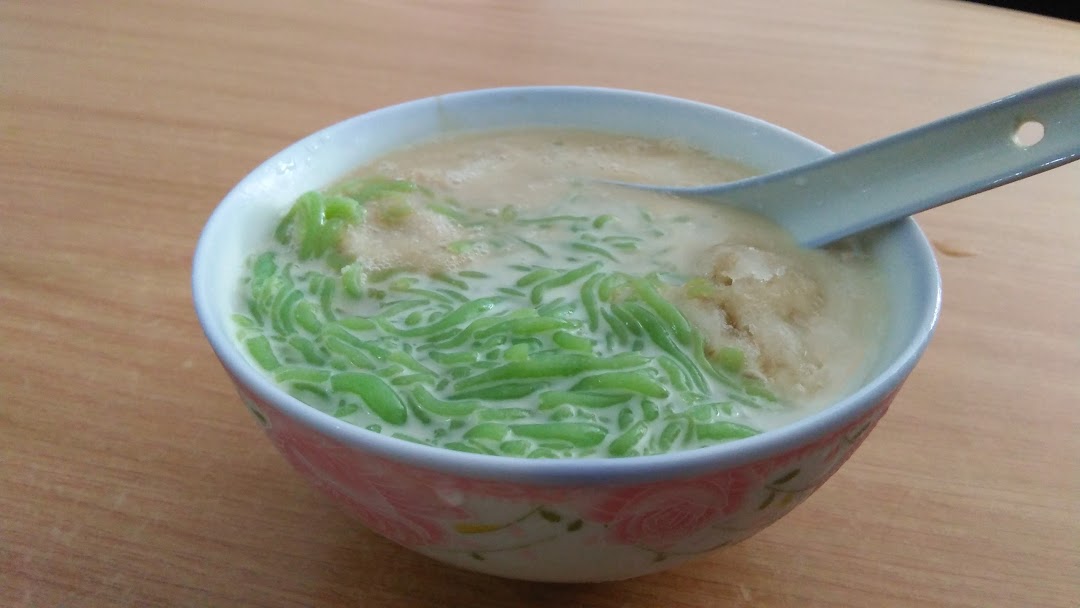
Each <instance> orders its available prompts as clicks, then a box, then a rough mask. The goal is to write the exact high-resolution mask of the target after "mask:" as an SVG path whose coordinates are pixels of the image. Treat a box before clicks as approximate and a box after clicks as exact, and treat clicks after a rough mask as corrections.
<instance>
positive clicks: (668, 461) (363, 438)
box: [191, 85, 941, 486]
mask: <svg viewBox="0 0 1080 608" xmlns="http://www.w3.org/2000/svg"><path fill="white" fill-rule="evenodd" d="M499 95H503V96H520V95H556V96H559V95H578V96H591V97H598V98H600V97H614V98H616V99H618V98H623V99H628V100H633V101H639V102H647V103H652V104H658V105H667V106H672V105H674V106H681V107H683V108H684V109H687V108H689V109H692V110H696V111H703V112H705V113H714V114H716V115H725V114H726V115H727V116H728V117H729V118H732V119H735V120H739V121H743V122H744V123H746V124H748V125H751V126H753V127H754V128H755V129H757V130H760V131H765V132H771V133H772V134H773V135H777V136H780V137H783V138H785V139H789V140H792V141H793V142H794V143H798V144H800V145H803V146H806V147H809V148H816V151H817V152H820V153H821V154H822V155H826V154H830V153H831V151H829V150H828V149H827V148H825V147H823V146H821V145H820V144H818V143H816V142H814V141H812V140H810V139H807V138H806V137H804V136H802V135H799V134H797V133H794V132H792V131H790V130H788V129H785V128H783V127H780V126H778V125H775V124H773V123H769V122H767V121H765V120H763V119H760V118H756V117H754V116H750V115H746V114H742V113H740V112H736V111H734V110H730V109H727V108H724V107H720V106H716V105H711V104H707V103H704V102H700V101H693V100H689V99H684V98H679V97H672V96H668V95H663V94H658V93H651V92H646V91H636V90H630V89H618V88H609V87H594V86H580V85H540V86H515V87H497V88H485V89H471V90H463V91H458V92H452V93H446V94H441V95H435V96H430V97H425V98H420V99H414V100H410V101H405V102H402V103H397V104H393V105H389V106H385V107H382V108H378V109H375V110H372V111H369V112H365V113H362V114H358V115H356V116H352V117H350V118H346V119H344V120H342V121H339V122H337V123H334V124H331V125H329V126H327V127H325V128H323V129H320V130H318V131H316V132H315V133H312V134H310V135H308V136H305V137H304V138H302V139H300V140H298V141H296V142H293V143H291V144H289V145H288V146H286V147H285V148H283V149H281V150H280V151H278V152H277V153H275V154H274V155H272V156H271V157H270V158H268V159H267V160H265V161H263V162H262V163H260V164H259V166H258V167H256V168H255V169H253V170H252V171H251V172H249V173H248V174H247V175H246V176H245V177H244V178H243V179H242V180H241V181H240V182H238V183H237V184H236V185H235V186H234V187H233V188H232V189H231V190H230V191H229V192H228V193H227V194H226V195H225V197H224V198H223V199H222V200H221V201H220V202H219V203H218V204H217V205H216V206H215V208H214V210H213V211H212V213H211V214H210V216H209V218H208V219H207V221H206V223H205V225H204V226H203V228H202V230H201V232H200V235H199V239H198V242H197V244H196V247H195V251H194V256H193V260H192V275H191V289H192V299H193V304H194V308H195V312H196V316H197V317H198V321H199V324H200V326H201V327H202V329H203V332H204V334H205V336H206V339H207V340H208V341H209V342H210V345H211V347H212V349H213V351H214V353H215V355H216V356H217V358H218V359H219V361H220V362H221V364H222V366H223V367H224V368H225V370H226V371H227V373H228V374H229V376H230V377H231V379H232V380H233V381H234V382H235V383H237V384H240V385H242V386H243V387H244V389H245V390H246V391H247V392H250V393H251V394H253V395H254V396H255V397H257V398H258V399H259V400H261V401H263V402H265V403H268V404H270V405H271V406H272V407H274V408H275V409H277V410H278V411H280V412H281V413H282V414H284V415H286V416H288V417H289V418H290V419H291V420H292V422H293V423H295V424H300V425H302V426H305V427H307V428H308V429H310V430H311V431H313V432H315V433H317V434H320V435H324V436H326V437H329V438H331V439H333V440H335V441H337V442H339V443H341V444H344V445H347V446H349V447H350V448H352V449H354V450H360V451H364V452H368V453H370V454H372V455H376V456H379V457H382V458H386V459H388V460H392V461H396V462H400V463H404V464H408V465H413V466H418V467H423V468H426V469H429V470H433V471H438V472H442V473H447V474H452V475H456V476H463V477H468V478H474V479H484V480H502V481H513V482H515V483H520V484H528V485H542V486H546V485H582V484H592V483H599V482H602V483H605V484H620V483H642V482H648V481H655V480H661V479H672V478H685V477H692V476H697V475H700V474H703V473H705V472H714V471H721V470H730V469H733V468H737V467H740V466H743V465H746V464H748V463H751V462H755V461H760V460H763V459H767V458H770V457H772V456H775V455H777V454H782V453H785V452H787V451H789V450H791V449H795V448H798V447H800V446H803V445H806V444H808V443H810V442H813V441H814V440H815V439H818V438H820V437H822V436H825V435H827V434H828V433H830V432H832V431H835V430H838V429H840V428H842V427H843V426H844V425H845V424H848V423H850V422H852V421H854V420H856V419H857V418H859V417H860V416H863V415H865V414H867V413H868V412H870V411H871V410H873V409H874V408H875V407H876V406H877V405H879V404H880V403H881V402H882V401H883V400H885V399H887V398H889V396H890V394H892V393H893V392H894V391H895V390H896V389H898V388H899V387H900V385H901V384H903V382H904V381H905V380H906V378H907V376H908V374H910V372H911V371H912V369H914V367H915V365H916V363H917V362H918V360H919V358H920V357H921V356H922V353H923V352H924V351H925V349H926V347H927V345H928V344H929V341H930V338H931V337H932V334H933V332H934V329H935V327H936V325H937V322H938V318H939V316H940V310H941V276H940V272H939V269H938V266H937V261H936V259H935V257H934V255H933V250H932V248H931V246H930V243H929V241H928V240H927V238H926V236H925V234H924V233H923V232H922V230H921V229H920V228H919V227H918V225H917V224H916V223H915V221H914V220H913V219H912V218H905V219H903V220H900V221H898V222H896V223H894V224H893V225H891V226H890V227H888V228H886V229H885V230H887V231H889V232H895V233H897V234H899V238H901V239H902V240H903V242H904V243H905V246H906V248H907V249H906V253H907V254H908V257H909V258H910V260H911V263H913V264H917V265H918V267H920V268H923V269H925V270H926V271H927V272H928V273H929V274H928V276H926V277H924V278H925V280H926V282H927V283H926V285H927V287H928V290H927V291H928V294H929V296H930V297H929V298H927V299H926V301H923V302H920V306H921V310H919V311H917V312H918V314H919V322H918V323H917V326H916V329H915V330H914V333H913V337H912V338H911V339H910V340H909V341H908V342H907V343H905V345H904V347H903V350H902V351H901V352H900V354H899V355H898V356H897V357H895V358H894V359H893V360H892V361H890V362H888V364H887V365H886V366H885V368H884V370H882V371H881V373H879V374H878V375H876V376H874V377H873V378H871V379H869V380H868V381H867V382H866V383H864V384H863V385H862V386H860V387H859V388H858V389H857V390H855V391H853V392H852V393H850V394H848V395H847V396H846V397H844V398H843V399H841V400H839V401H837V402H835V403H833V404H831V405H829V406H827V407H825V408H822V409H821V410H819V411H817V412H814V413H812V414H810V415H808V416H806V417H803V418H800V419H798V420H796V421H794V422H791V423H789V424H786V425H784V426H782V427H780V428H777V429H772V430H769V431H765V432H762V433H761V434H759V435H755V436H753V437H748V438H745V439H740V440H738V441H734V442H728V443H721V444H717V445H713V446H706V447H702V448H697V449H693V450H681V451H675V452H669V453H665V454H658V455H652V456H633V457H627V458H600V457H597V458H581V459H551V460H545V459H524V458H516V457H509V456H495V455H485V454H471V453H466V452H458V451H454V450H449V449H446V448H440V447H434V446H425V445H421V444H416V443H412V442H408V441H404V440H400V439H395V438H393V437H390V436H387V435H382V434H379V433H374V432H372V431H368V430H366V429H364V428H362V427H359V426H356V425H353V424H350V423H346V422H342V421H341V420H339V419H337V418H334V417H333V416H331V415H329V414H326V413H323V412H321V411H319V410H317V409H316V408H313V407H311V406H309V405H306V404H304V403H303V402H301V401H300V400H298V399H296V398H295V397H292V396H291V395H289V394H288V393H286V392H285V391H284V390H282V389H281V388H279V387H278V386H277V385H276V384H274V382H273V381H272V379H271V378H269V377H268V376H267V375H265V374H264V373H263V372H262V371H260V370H258V369H256V368H255V366H254V365H252V364H251V363H250V362H249V361H248V360H247V358H246V357H245V356H244V354H243V352H242V351H241V349H240V347H239V345H238V344H237V343H236V341H235V340H234V339H232V337H231V336H229V335H227V334H226V332H223V331H220V330H219V329H218V328H217V327H216V326H215V324H214V323H211V322H209V319H211V318H212V317H214V315H215V311H214V307H213V306H212V304H211V298H210V297H209V295H208V281H209V279H208V277H209V276H211V275H212V273H213V268H214V264H213V260H212V259H211V258H210V256H209V255H208V253H207V252H208V250H209V249H211V243H212V241H213V239H215V238H219V236H220V235H227V234H228V228H227V227H225V226H223V223H224V221H225V215H226V210H227V209H228V208H229V207H230V206H231V205H232V201H234V197H235V196H236V195H237V193H238V192H240V191H242V190H243V189H244V187H245V183H246V182H248V181H249V180H251V179H253V176H254V175H255V174H257V173H259V172H260V171H266V170H267V168H268V167H273V166H275V165H276V164H278V163H279V162H280V160H281V159H282V158H283V157H285V156H286V155H288V154H289V153H290V151H292V150H295V149H296V148H298V147H302V146H304V145H306V144H308V142H311V141H315V140H316V139H318V140H320V141H326V140H327V139H328V138H332V137H334V136H335V134H336V133H340V132H348V131H349V128H350V126H352V125H353V123H355V122H356V121H361V120H363V121H371V120H377V119H379V118H380V116H382V115H385V114H389V113H395V112H408V111H410V110H413V109H415V108H417V107H418V106H422V105H423V104H431V103H436V104H439V103H445V102H450V101H469V100H470V98H474V97H479V98H483V97H487V96H499ZM215 235H218V236H215Z"/></svg>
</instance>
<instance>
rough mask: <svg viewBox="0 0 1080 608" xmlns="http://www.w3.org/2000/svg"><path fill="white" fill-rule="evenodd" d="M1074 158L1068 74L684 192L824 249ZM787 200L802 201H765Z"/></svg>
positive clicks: (1076, 120)
mask: <svg viewBox="0 0 1080 608" xmlns="http://www.w3.org/2000/svg"><path fill="white" fill-rule="evenodd" d="M1040 136H1041V138H1040ZM1077 158H1080V76H1071V77H1069V78H1064V79H1062V80H1057V81H1053V82H1050V83H1047V84H1043V85H1041V86H1037V87H1034V88H1031V89H1027V90H1025V91H1021V92H1019V93H1016V94H1013V95H1009V96H1008V97H1004V98H1002V99H999V100H997V101H993V102H990V103H988V104H986V105H984V106H980V107H977V108H974V109H972V110H968V111H966V112H962V113H960V114H956V115H953V116H950V117H947V118H943V119H941V120H938V121H935V122H932V123H930V124H927V125H924V126H922V127H917V128H915V129H912V130H910V131H905V132H902V133H899V134H897V135H893V136H891V137H887V138H885V139H881V140H878V141H876V142H873V143H870V144H866V145H863V146H859V147H857V148H852V149H850V150H847V151H845V152H842V153H840V154H834V155H831V156H828V157H826V158H824V159H822V160H820V161H817V162H814V163H811V164H808V165H804V166H801V167H798V168H795V169H790V170H787V171H781V172H777V173H772V174H769V175H765V176H761V177H756V178H750V179H746V180H740V181H738V182H732V183H731V184H730V185H729V186H725V185H720V186H708V187H701V188H686V189H680V192H681V193H683V194H688V195H693V196H705V197H708V198H711V199H717V200H720V201H722V202H724V203H726V204H732V205H735V206H738V207H740V208H743V209H748V210H751V211H757V212H759V213H761V214H763V215H765V216H767V217H771V218H773V219H774V220H776V221H777V222H778V223H780V224H781V225H783V226H784V227H785V228H787V229H788V230H789V231H790V232H791V233H792V234H793V235H794V236H795V238H796V240H797V241H798V242H800V243H802V244H803V245H805V246H808V247H819V246H822V245H827V244H829V243H831V242H833V241H836V240H838V239H841V238H843V237H845V236H850V235H852V234H855V233H857V232H860V231H861V230H864V229H866V228H869V227H871V226H874V225H880V224H883V223H885V222H888V221H891V220H897V219H900V218H904V217H907V216H909V215H913V214H915V213H918V212H920V211H925V210H927V209H932V208H934V207H937V206H938V205H942V204H944V203H948V202H950V201H954V200H956V199H959V198H963V197H965V196H969V195H972V194H976V193H978V192H982V191H984V190H989V189H991V188H996V187H998V186H1001V185H1004V184H1007V183H1009V182H1012V181H1015V180H1018V179H1020V178H1022V177H1026V176H1029V175H1034V174H1036V173H1041V172H1042V171H1046V170H1048V169H1052V168H1054V167H1058V166H1061V165H1063V164H1066V163H1069V162H1072V161H1074V160H1077ZM785 200H786V201H792V202H794V201H798V204H780V205H779V206H780V207H783V209H780V208H777V209H769V208H768V206H767V205H766V202H767V201H776V202H777V203H780V202H781V201H785Z"/></svg>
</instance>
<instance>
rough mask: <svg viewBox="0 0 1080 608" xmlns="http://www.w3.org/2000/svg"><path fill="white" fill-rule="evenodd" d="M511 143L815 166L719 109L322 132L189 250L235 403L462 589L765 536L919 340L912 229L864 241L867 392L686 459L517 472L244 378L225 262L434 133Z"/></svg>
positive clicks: (930, 278)
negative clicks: (869, 288) (307, 199)
mask: <svg viewBox="0 0 1080 608" xmlns="http://www.w3.org/2000/svg"><path fill="white" fill-rule="evenodd" d="M525 126H557V127H571V128H586V129H591V130H600V131H607V132H612V133H621V134H632V135H640V136H646V137H660V138H674V139H678V140H682V141H685V142H687V143H689V144H690V145H693V146H695V147H698V148H702V149H704V150H707V151H709V152H712V153H714V154H716V155H718V156H721V157H726V158H731V159H733V160H736V161H738V162H741V163H743V164H746V165H748V166H750V167H753V168H756V169H759V170H760V171H762V172H766V171H773V170H778V169H783V168H787V167H790V166H793V165H797V164H800V163H804V162H808V161H811V160H813V159H816V158H819V157H821V156H824V155H826V154H828V153H829V152H828V150H826V149H825V148H823V147H822V146H820V145H818V144H815V143H814V142H811V141H809V140H807V139H805V138H803V137H800V136H799V135H796V134H794V133H792V132H790V131H788V130H785V129H783V128H781V127H778V126H775V125H772V124H769V123H767V122H765V121H762V120H759V119H756V118H753V117H750V116H746V115H743V114H739V113H737V112H733V111H730V110H726V109H722V108H718V107H714V106H710V105H705V104H701V103H696V102H693V101H688V100H683V99H676V98H672V97H666V96H662V95H655V94H649V93H643V92H635V91H624V90H614V89H604V88H592V87H518V88H503V89H489V90H477V91H467V92H459V93H453V94H448V95H442V96H438V97H432V98H427V99H421V100H417V101H411V102H407V103H403V104H401V105H396V106H392V107H388V108H384V109H380V110H376V111H373V112H370V113H367V114H363V115H360V116H357V117H354V118H351V119H348V120H345V121H343V122H341V123H338V124H336V125H333V126H331V127H329V128H326V129H324V130H322V131H319V132H317V133H315V134H313V135H310V136H308V137H306V138H304V139H302V140H300V141H298V142H296V143H295V144H292V145H291V146H289V147H288V148H286V149H284V150H283V151H281V152H279V153H278V154H276V155H275V156H273V157H272V158H270V159H269V160H267V161H266V162H265V163H263V164H262V165H260V166H259V167H258V168H257V169H255V170H254V171H253V172H251V174H249V175H248V176H246V177H245V178H244V179H243V180H241V181H240V182H239V184H238V185H237V186H236V187H235V188H234V189H233V190H232V191H231V192H229V193H228V195H227V196H226V197H225V198H224V200H222V201H221V203H220V204H219V205H218V207H217V208H216V210H215V211H214V212H213V214H212V215H211V217H210V218H209V220H208V222H207V224H206V226H205V228H204V230H203V232H202V235H201V237H200V239H199V242H198V246H197V249H196V252H195V257H194V265H193V275H192V288H193V296H194V304H195V309H196V313H197V315H198V318H199V321H200V323H201V325H202V328H203V330H204V332H205V334H206V337H207V339H208V340H209V342H210V344H211V346H212V347H213V350H214V352H215V353H216V355H217V357H218V359H219V360H220V362H221V364H222V365H223V366H224V368H225V370H226V371H227V372H228V374H229V376H230V377H231V378H232V381H233V382H234V383H235V385H236V387H237V389H238V391H239V393H240V397H241V399H242V401H243V402H244V403H245V404H246V405H247V407H248V409H250V411H251V413H252V414H253V415H254V417H255V419H256V420H257V421H258V424H260V425H261V426H262V428H263V429H264V430H265V432H266V435H267V436H268V437H269V438H270V440H271V441H272V442H273V444H274V445H275V446H276V447H277V449H278V450H279V451H280V452H281V454H282V455H284V457H285V458H286V459H287V460H288V461H289V462H290V463H291V464H292V466H293V467H295V469H296V470H297V471H299V472H300V474H301V475H302V476H303V477H305V478H306V479H307V480H308V481H309V482H311V483H312V484H313V485H314V486H315V487H317V488H318V489H319V490H321V491H322V492H324V493H325V494H326V495H327V496H329V497H330V498H331V499H332V500H334V501H336V502H338V503H339V504H340V505H341V506H342V507H343V508H344V509H345V510H346V511H348V512H350V513H352V514H353V515H355V516H356V518H357V519H358V520H359V521H360V522H361V523H362V524H363V525H365V526H367V527H368V528H369V529H371V530H373V531H374V532H376V533H378V534H380V535H382V536H384V537H386V538H388V539H390V540H391V541H394V542H396V543H398V544H400V545H401V546H403V547H406V548H408V549H411V550H413V551H416V552H418V553H421V554H423V555H426V556H429V557H431V558H434V559H436V560H439V561H441V562H445V563H447V564H452V565H454V566H458V567H461V568H466V569H469V570H474V571H478V572H484V573H489V574H492V575H497V576H502V577H509V578H516V579H528V580H535V581H558V582H586V581H606V580H616V579H626V578H630V577H635V576H639V575H643V574H647V573H651V572H656V571H659V570H662V569H666V568H670V567H672V566H674V565H676V564H679V563H680V562H683V561H685V560H688V559H691V558H694V557H696V556H700V555H702V554H704V553H707V552H710V551H713V550H715V549H717V548H719V547H723V546H726V545H730V544H732V543H735V542H738V541H740V540H743V539H746V538H748V537H750V536H752V535H753V534H755V533H757V532H759V531H761V530H762V529H764V528H766V527H767V526H769V525H771V524H772V523H774V522H776V521H777V520H778V519H780V518H781V517H783V516H784V515H785V514H787V513H788V512H790V511H791V510H792V509H793V508H795V507H796V506H797V505H798V504H799V503H800V502H802V501H803V500H805V499H806V498H807V497H808V496H810V495H811V494H812V493H813V492H814V491H815V490H816V489H817V488H819V487H820V486H821V485H822V484H823V483H824V482H825V481H826V480H827V479H828V478H829V477H830V476H831V475H833V473H835V472H836V471H837V469H839V468H840V466H841V465H842V464H843V463H844V462H845V461H846V460H847V459H848V457H850V456H851V454H852V452H854V451H855V450H856V449H857V448H858V446H859V445H860V444H861V443H862V442H863V441H864V440H865V439H866V437H867V435H868V434H869V433H870V431H871V429H873V428H874V425H875V424H876V423H877V422H878V420H880V419H881V417H882V416H883V415H884V414H885V412H886V410H887V409H888V407H889V404H890V402H892V400H893V398H894V397H895V396H896V394H897V391H898V390H899V389H900V387H901V385H902V383H903V382H904V380H905V379H906V378H907V376H908V375H909V374H910V372H911V371H912V369H913V368H914V367H915V365H916V363H917V361H918V360H919V358H920V357H921V355H922V353H923V351H924V350H925V348H926V346H927V343H928V342H929V340H930V337H931V334H932V332H933V329H934V327H935V325H936V323H937V318H938V311H939V308H940V276H939V274H938V269H937V265H936V262H935V260H934V257H933V253H932V251H931V248H930V246H929V244H928V242H927V240H926V238H925V236H924V235H923V233H922V232H921V231H920V230H919V228H918V226H917V225H916V224H915V222H914V221H913V220H911V219H906V220H903V221H900V222H898V223H896V224H894V225H892V226H890V227H888V228H886V229H883V230H880V231H878V232H877V233H876V234H874V236H873V237H872V238H871V240H870V243H871V245H870V250H871V252H872V255H874V256H875V257H876V259H877V260H878V262H879V263H880V264H881V266H882V268H883V271H884V274H885V277H886V279H885V282H886V285H887V289H886V291H887V294H886V300H887V308H886V310H887V312H886V315H887V319H886V320H885V324H886V331H885V337H884V338H883V339H882V340H881V343H880V344H879V345H878V348H877V349H876V352H877V355H876V359H875V360H874V361H873V362H872V363H871V369H872V372H871V373H870V374H869V376H868V378H869V379H868V380H867V381H866V382H865V383H863V384H862V386H860V387H859V388H858V389H857V390H855V391H854V392H852V393H849V394H848V395H847V396H845V397H843V398H842V399H840V400H839V401H837V402H836V403H833V404H831V405H830V406H828V407H827V408H825V409H823V410H821V411H819V412H818V413H815V414H813V415H810V416H808V417H806V418H804V419H801V420H799V421H797V422H795V423H792V424H790V425H788V426H785V427H783V428H780V429H777V430H771V431H768V432H765V433H762V434H760V435H757V436H754V437H750V438H746V439H741V440H738V441H735V442H731V443H724V444H720V445H715V446H711V447H706V448H702V449H697V450H693V451H684V452H676V453H670V454H664V455H658V456H641V457H630V458H621V459H580V460H530V459H517V458H509V457H500V456H487V455H478V454H469V453H462V452H455V451H451V450H445V449H441V448H435V447H429V446H424V445H418V444H414V443H409V442H406V441H401V440H398V439H394V438H391V437H387V436H383V435H379V434H376V433H373V432H369V431H367V430H365V429H363V428H360V427H357V426H353V425H350V424H347V423H343V422H341V421H340V420H338V419H336V418H334V417H332V416H330V415H327V414H324V413H322V412H320V411H318V410H316V409H314V408H312V407H309V406H307V405H305V404H303V403H301V402H300V401H298V400H296V399H295V398H293V397H291V396H290V395H289V394H287V393H286V392H284V391H283V390H281V389H280V388H278V387H277V386H276V385H275V384H274V383H273V382H272V381H271V380H270V379H269V378H268V377H267V376H265V375H264V374H263V373H262V372H261V371H260V370H258V369H257V368H255V367H253V365H252V364H250V363H249V360H248V359H247V357H246V356H245V354H244V353H243V352H242V351H241V350H240V348H239V346H238V344H237V343H236V342H235V341H234V339H233V331H232V330H231V328H230V317H229V315H230V310H231V305H232V302H233V298H234V297H235V295H234V294H235V291H236V289H237V283H238V280H239V278H240V274H241V272H242V267H243V261H244V259H245V258H246V257H247V255H249V253H250V252H252V251H254V250H255V249H256V247H258V246H259V245H260V244H261V243H262V242H264V240H265V237H264V235H266V234H268V233H269V231H270V230H271V229H272V225H273V224H274V223H275V222H276V221H277V217H278V216H279V212H283V211H284V210H285V209H286V208H287V207H288V205H290V204H291V203H292V201H293V200H295V198H296V197H297V196H299V195H300V194H302V193H303V192H305V191H308V190H311V189H316V188H321V187H324V186H326V185H328V184H330V183H332V182H334V181H335V180H337V179H339V178H341V177H343V176H344V175H345V174H346V173H347V172H349V171H350V170H352V169H354V168H355V167H357V166H359V165H361V164H364V163H365V162H367V161H369V160H371V159H373V158H374V157H376V156H379V155H380V154H383V153H385V152H387V151H390V150H393V149H395V148H399V147H401V146H406V145H409V144H414V143H418V142H422V141H424V140H428V139H430V138H432V137H434V136H438V135H442V134H446V133H451V132H462V131H476V130H485V129H500V128H511V127H525Z"/></svg>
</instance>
